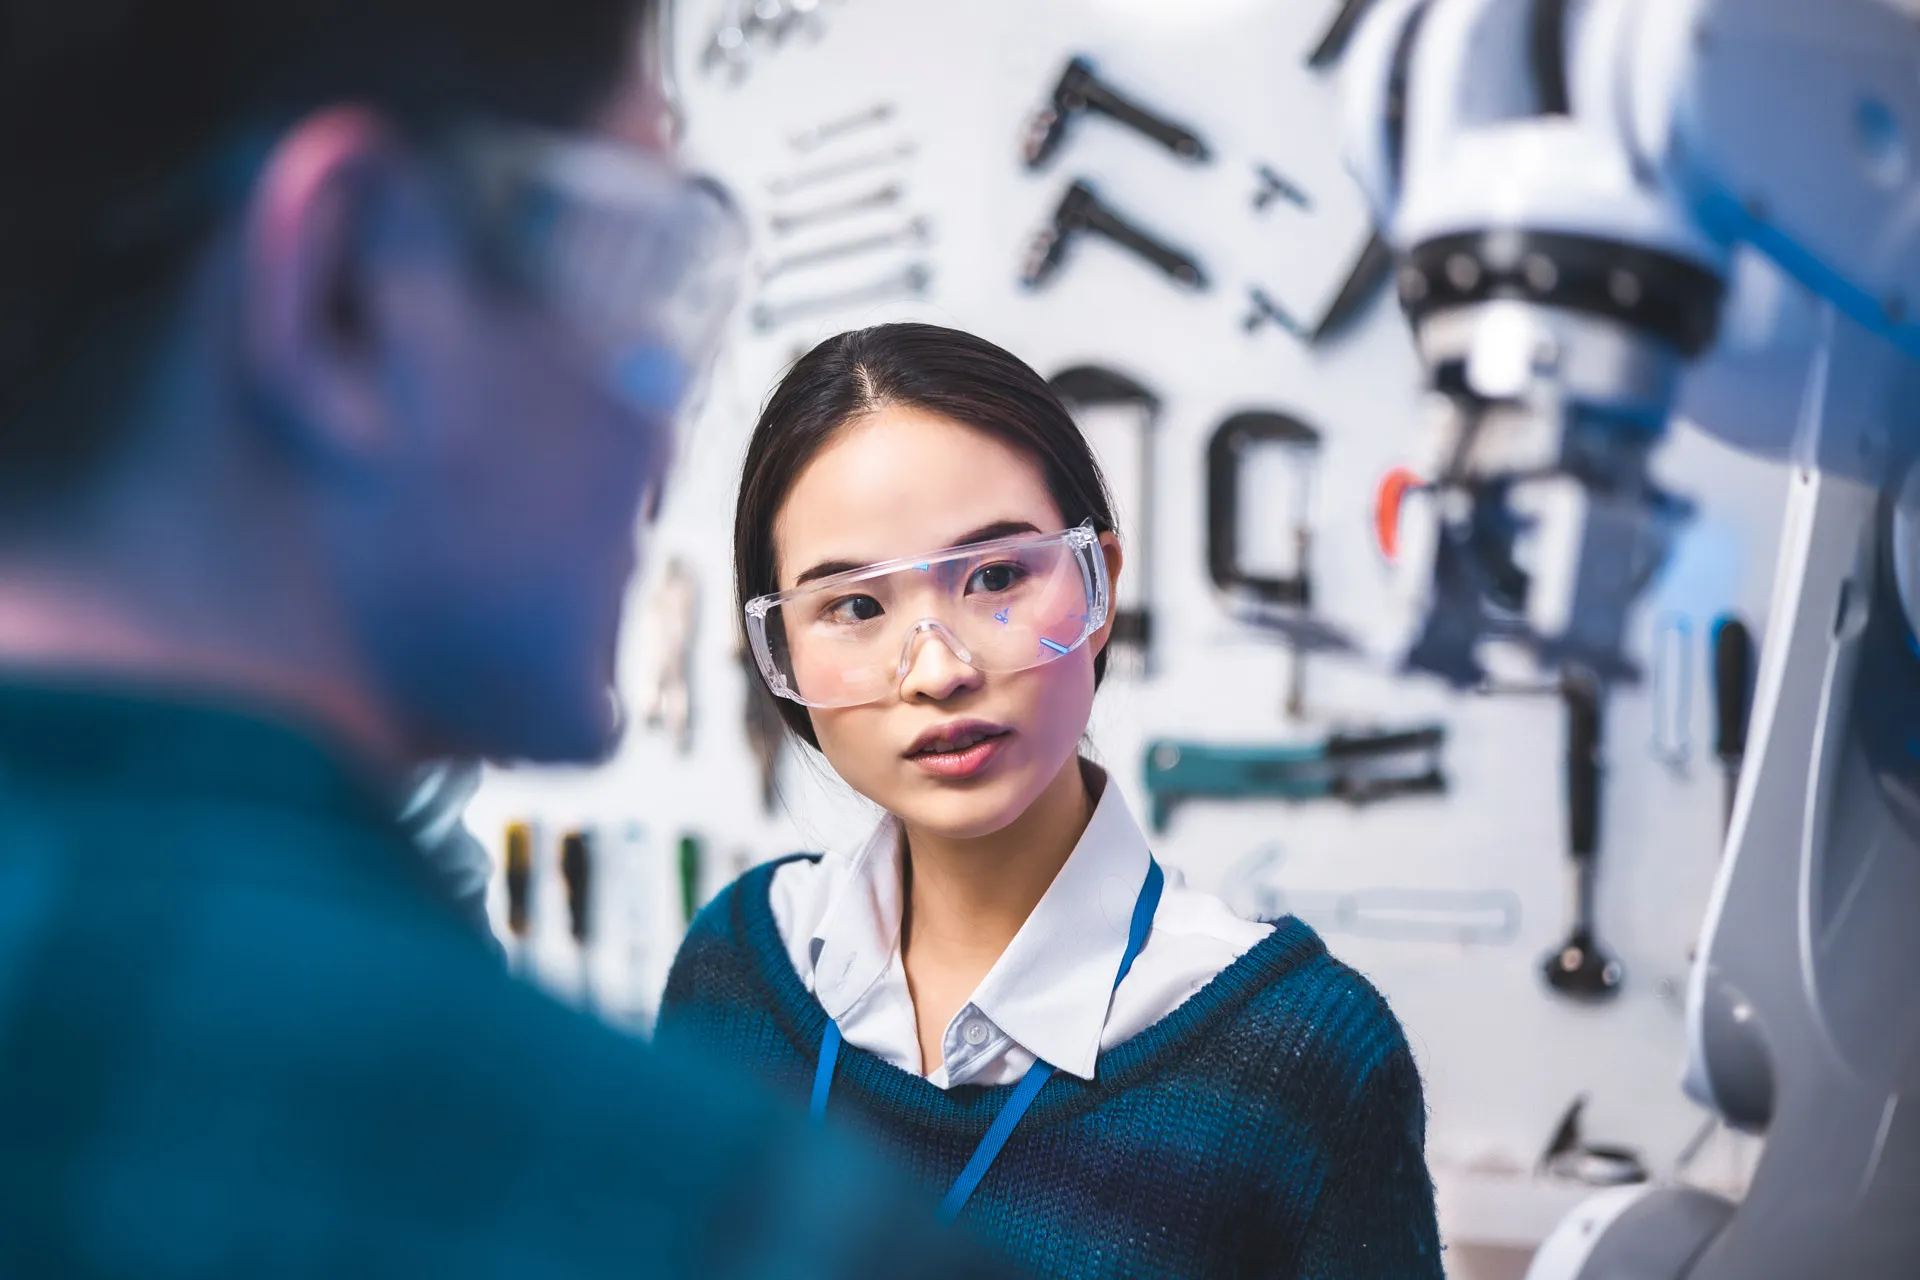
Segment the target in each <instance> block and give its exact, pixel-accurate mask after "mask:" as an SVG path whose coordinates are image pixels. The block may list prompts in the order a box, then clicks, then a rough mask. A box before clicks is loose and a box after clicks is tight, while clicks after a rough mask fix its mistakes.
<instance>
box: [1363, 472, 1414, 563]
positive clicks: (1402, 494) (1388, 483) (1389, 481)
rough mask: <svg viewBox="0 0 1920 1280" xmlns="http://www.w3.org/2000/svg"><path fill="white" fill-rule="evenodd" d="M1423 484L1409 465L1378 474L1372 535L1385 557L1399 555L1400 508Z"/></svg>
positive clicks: (1389, 557)
mask: <svg viewBox="0 0 1920 1280" xmlns="http://www.w3.org/2000/svg"><path fill="white" fill-rule="evenodd" d="M1426 483H1427V482H1426V481H1424V480H1422V479H1421V478H1420V476H1419V475H1418V473H1416V472H1415V471H1414V470H1413V468H1411V467H1395V468H1393V469H1392V470H1391V471H1389V472H1387V474H1385V475H1384V476H1381V477H1380V487H1379V488H1377V489H1375V490H1374V493H1373V537H1374V541H1375V542H1376V543H1377V544H1378V545H1379V547H1380V554H1381V555H1383V556H1385V557H1386V558H1387V559H1388V560H1395V559H1398V558H1399V555H1400V508H1401V507H1403V506H1404V505H1406V501H1407V495H1408V494H1409V493H1412V492H1413V491H1414V490H1416V489H1423V488H1425V487H1426Z"/></svg>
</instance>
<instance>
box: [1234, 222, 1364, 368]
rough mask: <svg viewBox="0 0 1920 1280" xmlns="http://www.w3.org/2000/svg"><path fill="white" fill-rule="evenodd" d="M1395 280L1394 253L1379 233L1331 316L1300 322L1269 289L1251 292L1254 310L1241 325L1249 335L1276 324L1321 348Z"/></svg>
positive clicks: (1329, 312)
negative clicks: (1310, 321) (1267, 325)
mask: <svg viewBox="0 0 1920 1280" xmlns="http://www.w3.org/2000/svg"><path fill="white" fill-rule="evenodd" d="M1392 277H1393V251H1392V250H1391V249H1389V248H1388V247H1387V242H1386V241H1384V240H1382V239H1381V238H1380V236H1379V235H1378V234H1377V233H1376V234H1375V235H1374V236H1373V238H1372V239H1370V240H1368V241H1367V245H1366V248H1365V249H1363V250H1361V253H1360V258H1359V260H1358V261H1357V262H1355V263H1354V265H1353V270H1352V271H1350V272H1348V273H1347V278H1346V281H1345V283H1343V284H1342V285H1341V286H1340V292H1339V293H1337V294H1335V295H1334V299H1333V302H1332V303H1331V304H1329V305H1328V307H1327V313H1326V314H1325V315H1323V316H1321V317H1320V319H1319V320H1317V321H1315V322H1313V323H1311V324H1309V323H1307V322H1305V321H1302V320H1298V319H1296V318H1294V316H1293V315H1292V314H1290V313H1289V312H1288V311H1287V310H1286V308H1284V307H1282V306H1281V305H1280V304H1279V303H1278V302H1276V301H1274V299H1273V296H1272V295H1271V294H1269V293H1268V292H1267V291H1266V290H1265V289H1260V288H1254V289H1249V290H1248V291H1247V293H1248V300H1249V301H1250V302H1251V304H1252V310H1250V311H1249V312H1248V313H1247V318H1246V319H1245V320H1244V321H1242V322H1241V325H1242V327H1243V328H1245V329H1246V331H1247V332H1248V333H1255V332H1257V331H1258V330H1259V329H1260V328H1261V326H1262V325H1266V324H1272V325H1273V326H1274V327H1275V328H1277V329H1280V330H1282V331H1283V332H1286V333H1289V334H1292V335H1293V336H1294V337H1296V338H1298V339H1299V340H1300V341H1302V342H1304V343H1306V344H1307V345H1308V346H1310V347H1314V346H1319V345H1320V344H1321V343H1323V342H1325V341H1327V340H1328V339H1329V338H1333V337H1335V336H1337V335H1338V334H1339V333H1340V332H1341V330H1343V329H1345V328H1346V327H1347V325H1348V324H1349V323H1350V322H1352V320H1353V319H1354V317H1356V316H1358V315H1359V314H1360V313H1361V312H1362V311H1364V310H1365V309H1366V307H1367V304H1368V303H1370V302H1372V301H1373V299H1374V298H1375V297H1376V296H1377V295H1378V294H1380V293H1381V292H1382V291H1383V290H1384V288H1385V286H1386V283H1387V281H1388V280H1390V279H1392Z"/></svg>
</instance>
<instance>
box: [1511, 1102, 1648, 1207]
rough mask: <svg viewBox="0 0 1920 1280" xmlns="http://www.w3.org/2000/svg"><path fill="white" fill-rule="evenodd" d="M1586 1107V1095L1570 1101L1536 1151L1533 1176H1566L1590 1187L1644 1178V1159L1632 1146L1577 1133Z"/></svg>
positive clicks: (1617, 1184)
mask: <svg viewBox="0 0 1920 1280" xmlns="http://www.w3.org/2000/svg"><path fill="white" fill-rule="evenodd" d="M1586 1109H1587V1095H1586V1094H1584V1093H1583V1094H1581V1095H1580V1096H1579V1097H1577V1098H1575V1099H1574V1100H1573V1103H1572V1105H1570V1106H1569V1107H1568V1108H1567V1110H1566V1113H1565V1114H1564V1115H1562V1116H1561V1117H1560V1123H1559V1124H1557V1125H1555V1126H1554V1130H1553V1137H1552V1138H1551V1139H1549V1140H1548V1142H1547V1148H1546V1150H1545V1151H1543V1152H1541V1153H1540V1162H1539V1164H1538V1165H1537V1166H1535V1169H1534V1172H1535V1174H1537V1175H1541V1176H1546V1177H1554V1178H1567V1179H1571V1180H1572V1181H1574V1182H1584V1183H1586V1184H1587V1185H1588V1186H1593V1187H1623V1186H1630V1185H1633V1184H1635V1183H1640V1182H1645V1181H1646V1180H1647V1176H1648V1175H1647V1166H1646V1162H1645V1161H1644V1160H1642V1159H1641V1158H1640V1153H1639V1152H1638V1151H1635V1150H1634V1149H1633V1148H1632V1147H1623V1146H1615V1145H1611V1144H1606V1143H1599V1142H1588V1141H1586V1139H1585V1138H1583V1137H1582V1136H1581V1132H1580V1127H1581V1126H1580V1119H1581V1115H1582V1113H1584V1112H1585V1111H1586Z"/></svg>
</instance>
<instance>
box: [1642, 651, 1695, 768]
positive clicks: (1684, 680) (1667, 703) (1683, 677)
mask: <svg viewBox="0 0 1920 1280" xmlns="http://www.w3.org/2000/svg"><path fill="white" fill-rule="evenodd" d="M1651 665H1652V676H1653V678H1652V680H1651V682H1650V685H1649V688H1648V698H1649V702H1650V708H1649V709H1650V711H1651V713H1652V715H1651V719H1652V721H1653V735H1652V737H1651V739H1650V740H1649V742H1648V744H1647V753H1648V754H1649V755H1651V756H1652V757H1653V758H1654V759H1655V760H1657V761H1659V762H1660V763H1661V764H1662V765H1664V766H1666V768H1667V769H1668V770H1669V771H1671V772H1672V773H1673V774H1675V775H1676V776H1678V777H1681V778H1684V777H1686V776H1687V769H1688V766H1689V765H1691V764H1692V763H1693V624H1692V623H1691V622H1689V621H1687V618H1686V615H1685V614H1679V613H1670V614H1667V615H1666V616H1665V617H1663V618H1661V619H1660V621H1659V622H1657V623H1656V624H1654V628H1653V655H1652V664H1651Z"/></svg>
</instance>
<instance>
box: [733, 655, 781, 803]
mask: <svg viewBox="0 0 1920 1280" xmlns="http://www.w3.org/2000/svg"><path fill="white" fill-rule="evenodd" d="M733 656H734V661H735V662H736V663H737V664H738V666H739V668H740V674H741V675H742V676H743V677H744V678H745V679H746V682H747V694H746V697H745V698H744V699H743V700H742V702H741V709H742V710H741V714H742V721H743V724H742V727H743V728H744V729H745V730H746V734H747V746H748V747H749V748H750V749H751V750H752V751H753V759H754V763H755V764H757V765H758V766H759V769H760V811H761V812H762V813H765V814H768V815H769V816H771V815H772V813H773V812H774V806H775V804H776V803H777V802H778V800H779V786H780V752H781V751H782V750H783V749H784V748H785V746H786V743H787V726H786V724H785V723H784V722H783V721H782V720H781V719H780V709H779V707H778V706H777V705H776V704H775V703H774V698H773V695H772V694H771V693H769V692H767V686H766V683H765V681H763V680H762V679H761V676H760V664H759V663H757V662H755V661H754V660H753V655H752V654H751V653H749V652H748V651H747V650H746V649H744V648H742V649H739V650H736V651H735V653H734V655H733Z"/></svg>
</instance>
